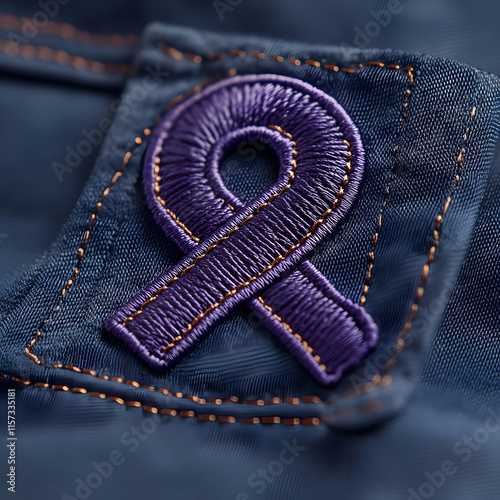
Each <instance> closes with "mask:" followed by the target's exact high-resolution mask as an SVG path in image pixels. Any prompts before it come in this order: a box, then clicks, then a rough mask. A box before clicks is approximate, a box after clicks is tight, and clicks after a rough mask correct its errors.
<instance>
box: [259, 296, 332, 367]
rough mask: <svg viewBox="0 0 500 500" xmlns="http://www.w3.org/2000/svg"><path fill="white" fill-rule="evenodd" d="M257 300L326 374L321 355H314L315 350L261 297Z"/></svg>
mask: <svg viewBox="0 0 500 500" xmlns="http://www.w3.org/2000/svg"><path fill="white" fill-rule="evenodd" d="M257 299H258V300H259V302H260V303H261V304H262V305H263V306H264V307H265V308H266V309H267V310H268V311H269V312H270V313H271V314H272V315H273V318H274V319H275V320H276V321H278V322H279V323H281V324H282V325H283V326H284V327H285V329H286V331H287V332H288V333H291V334H292V335H293V336H294V337H295V338H296V339H297V340H298V341H299V342H300V343H301V344H302V347H303V348H304V349H305V350H306V351H307V352H308V353H309V354H310V355H311V356H312V357H313V358H314V361H316V362H317V363H318V364H319V367H320V368H321V369H322V370H323V371H324V372H326V365H325V364H323V363H322V362H321V357H320V355H319V354H314V349H313V348H312V347H311V346H310V345H309V344H308V343H307V342H306V341H305V340H302V336H301V335H299V334H298V333H296V332H295V331H294V329H293V328H292V327H291V326H290V325H289V324H288V323H287V322H286V321H283V319H282V318H281V316H279V315H278V314H276V313H275V312H273V308H272V307H271V306H269V305H267V304H266V303H265V302H264V299H263V298H262V297H261V296H259V297H257Z"/></svg>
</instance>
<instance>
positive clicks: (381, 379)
mask: <svg viewBox="0 0 500 500" xmlns="http://www.w3.org/2000/svg"><path fill="white" fill-rule="evenodd" d="M475 115H476V107H475V106H474V107H473V108H472V111H471V113H470V115H469V120H468V124H467V128H466V130H465V133H464V135H463V146H462V148H461V149H460V152H459V153H458V156H457V160H456V169H455V172H456V173H455V179H454V182H453V186H452V188H451V191H450V194H449V195H448V196H447V198H446V200H445V202H444V205H443V207H442V208H441V210H440V212H439V214H438V216H437V217H436V221H435V225H434V230H433V236H434V242H433V244H432V246H431V247H430V249H429V252H428V253H427V262H426V263H425V264H424V266H423V268H422V274H421V277H420V284H419V286H418V288H417V292H416V294H415V297H414V299H413V303H412V306H411V309H410V316H409V318H408V320H407V321H406V323H405V324H404V326H403V328H402V330H401V332H400V333H399V336H398V339H397V341H396V353H395V354H394V355H393V356H392V357H391V358H390V359H389V361H388V362H387V363H386V365H385V367H384V368H383V370H382V371H381V373H382V374H383V375H379V374H377V375H375V376H374V377H373V378H372V379H371V380H370V381H368V382H365V383H362V384H358V385H357V386H355V387H354V388H353V389H350V390H349V391H346V392H345V393H343V394H342V395H341V397H342V398H349V397H352V396H355V395H357V394H359V393H360V392H368V391H370V390H372V389H373V388H374V387H376V386H377V385H384V386H389V385H390V384H391V383H392V377H391V376H390V375H388V372H389V370H390V369H391V368H392V367H393V366H394V365H395V364H396V362H397V360H398V358H399V356H400V354H401V352H402V351H403V349H404V347H405V338H406V336H407V335H408V332H409V331H410V330H411V328H412V326H413V322H414V320H415V317H416V315H417V312H418V307H419V304H420V301H421V300H422V297H423V296H424V292H425V285H426V283H427V278H428V275H429V269H430V266H431V264H432V263H433V262H434V257H435V253H436V248H437V246H438V244H439V240H440V234H441V226H442V223H443V219H444V216H445V215H446V213H447V212H448V209H449V208H450V204H451V199H452V195H453V193H454V192H455V190H456V188H457V187H458V185H459V183H460V173H461V170H462V161H463V157H464V154H465V146H466V144H467V140H468V138H469V135H470V130H471V125H472V120H473V118H474V116H475ZM384 372H385V374H384Z"/></svg>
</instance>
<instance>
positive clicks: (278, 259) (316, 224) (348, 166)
mask: <svg viewBox="0 0 500 500" xmlns="http://www.w3.org/2000/svg"><path fill="white" fill-rule="evenodd" d="M344 144H346V145H347V149H348V151H349V148H350V145H349V142H348V141H346V140H344ZM349 153H350V151H349ZM294 165H295V163H294ZM292 172H293V169H292V170H291V172H290V173H292ZM350 172H351V161H350V155H348V160H347V162H346V174H345V175H344V178H343V179H342V185H341V187H340V190H339V192H338V193H337V197H336V198H335V200H334V201H333V203H332V206H331V207H330V208H328V209H327V210H325V211H324V212H323V214H322V215H321V217H320V218H319V219H318V220H316V221H315V222H314V224H313V225H312V226H311V229H310V230H309V231H308V232H307V233H306V234H305V235H304V236H303V237H302V238H301V239H300V241H299V242H298V243H296V244H295V245H292V246H291V247H290V248H289V249H288V250H287V251H286V252H285V253H283V254H281V255H279V256H278V257H276V259H274V261H273V262H271V264H269V265H267V266H266V267H265V268H264V269H262V271H260V272H259V273H258V274H256V275H254V276H252V277H251V278H249V279H248V280H247V281H245V282H243V283H240V284H239V285H238V286H237V287H235V288H233V289H232V290H231V291H229V292H228V293H226V294H225V295H224V296H223V297H221V298H220V299H219V300H218V301H217V302H214V303H213V304H212V305H211V306H209V307H208V308H207V309H206V310H205V311H204V312H202V313H201V314H199V315H198V316H197V317H196V318H195V319H194V320H193V321H192V322H191V323H190V324H189V325H188V326H187V328H186V329H185V330H184V332H183V333H182V334H181V335H180V336H178V337H176V338H175V339H173V340H172V342H171V343H170V344H168V345H167V346H166V347H165V349H163V351H162V353H163V354H164V353H166V352H167V351H168V350H169V349H171V348H172V347H173V345H175V343H176V342H178V341H179V340H180V339H181V338H182V337H184V336H185V335H186V334H187V333H189V332H190V331H191V330H192V329H193V328H194V327H195V326H196V324H197V323H199V321H201V320H202V319H203V318H204V317H205V316H206V315H207V314H209V313H210V312H212V311H213V310H214V309H217V308H218V307H219V306H221V305H222V304H223V303H224V302H225V301H226V300H227V299H229V298H230V297H232V296H233V295H234V294H236V293H237V292H238V291H239V290H242V289H243V288H246V287H247V286H249V285H250V284H251V283H253V282H254V281H255V280H256V279H258V278H260V277H261V276H263V275H264V274H266V273H268V272H269V271H270V270H271V269H273V267H274V266H275V265H277V264H278V263H279V262H281V261H282V260H284V259H286V258H287V257H288V256H289V255H290V254H291V253H293V252H294V251H295V250H297V249H298V248H300V247H301V246H302V245H303V244H304V243H305V242H306V241H307V240H308V239H309V238H310V237H311V236H312V235H313V234H314V232H315V231H316V229H317V228H318V227H319V226H321V224H323V222H324V221H325V220H326V219H327V218H328V217H329V216H330V215H331V214H332V213H333V212H334V211H335V210H336V208H337V206H338V204H339V202H340V200H341V199H342V196H343V194H344V188H345V187H346V185H347V182H348V181H349V174H350ZM291 179H292V180H293V177H291ZM289 188H290V184H288V185H287V186H285V187H284V188H283V190H281V191H280V192H279V193H277V194H276V195H273V196H271V198H269V201H268V202H266V203H263V204H262V205H260V206H259V207H257V210H256V211H255V212H254V213H253V214H251V215H249V216H248V217H247V218H246V219H245V220H244V221H243V222H242V224H241V225H243V224H244V223H245V221H247V220H249V219H250V218H251V217H253V216H254V215H255V214H257V213H258V212H259V210H260V209H261V208H263V207H264V206H266V205H268V204H269V203H271V202H272V201H273V199H274V198H276V197H277V196H279V195H280V194H281V193H282V192H283V191H284V190H286V189H289ZM239 227H241V226H239ZM234 229H236V228H234ZM230 235H231V231H229V233H228V234H227V236H226V237H225V239H227V238H228V237H229V236H230ZM221 239H222V238H221ZM195 264H196V260H195V262H194V263H193V266H194V265H195Z"/></svg>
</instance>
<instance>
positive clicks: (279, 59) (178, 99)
mask: <svg viewBox="0 0 500 500" xmlns="http://www.w3.org/2000/svg"><path fill="white" fill-rule="evenodd" d="M181 54H182V53H181ZM241 57H242V56H241ZM198 58H199V59H198ZM269 58H270V59H271V60H274V61H277V62H283V61H284V58H283V57H282V56H269ZM192 60H193V61H194V62H196V63H200V62H201V61H202V59H201V56H193V58H192ZM213 60H217V59H213ZM328 66H329V65H324V67H325V68H326V69H331V67H328ZM354 66H356V67H357V68H362V67H363V66H377V67H385V68H387V69H401V68H400V66H398V65H395V64H389V65H385V64H383V63H379V62H377V61H372V62H369V63H365V64H364V65H363V64H354ZM354 72H355V71H354V70H353V71H348V72H347V73H348V74H352V73H354ZM234 74H236V70H235V69H231V70H230V71H229V72H228V73H227V75H226V76H233V75H234ZM222 77H223V75H222V76H221V75H218V76H215V77H211V78H209V79H207V80H206V81H204V82H203V83H202V84H200V85H199V86H197V87H195V88H194V89H192V90H191V91H190V92H187V93H186V94H181V95H179V96H177V97H176V98H174V99H172V100H171V101H170V102H169V103H168V104H167V105H166V106H165V109H164V111H166V110H168V109H170V108H171V107H173V106H175V105H176V104H178V103H179V102H181V101H182V100H184V99H186V98H187V97H189V96H191V95H193V94H195V93H197V92H200V91H201V90H202V89H203V88H204V87H205V86H207V85H209V84H210V83H212V82H213V81H216V80H218V79H220V78H222ZM161 115H162V113H160V114H159V116H158V117H157V119H156V121H155V124H157V123H158V122H159V121H160V119H161ZM146 132H147V134H146ZM150 133H151V131H150V129H145V131H144V135H149V134H150ZM136 139H137V138H136ZM141 141H142V140H141ZM134 142H135V143H137V141H134ZM115 175H116V174H115ZM113 185H114V184H113ZM109 187H112V186H111V185H110V186H109ZM78 252H79V253H80V249H79V250H78ZM82 257H83V254H82ZM79 260H80V259H79ZM69 281H71V283H70V284H67V285H66V286H65V288H66V290H65V292H64V293H66V291H67V290H68V289H69V288H70V287H71V285H72V284H73V282H74V280H69ZM63 295H64V294H63V293H61V299H60V300H62V297H63ZM59 309H60V305H58V306H57V307H56V308H55V309H54V310H53V311H52V312H51V313H50V315H49V318H48V319H47V320H45V321H44V323H43V325H45V324H46V323H49V322H50V321H51V319H52V316H53V314H54V313H55V312H57V311H58V310H59ZM43 325H42V326H43ZM41 335H42V333H41V331H38V332H37V334H36V335H35V337H34V338H33V339H32V341H31V342H30V343H29V345H28V347H27V348H26V349H25V354H26V356H27V357H28V358H29V359H31V360H32V361H34V362H36V363H37V364H42V360H40V359H39V358H38V357H37V356H35V355H34V354H32V353H31V352H30V351H31V349H32V348H33V346H34V345H35V343H36V341H37V340H38V339H39V338H40V336H41ZM43 363H44V364H47V365H48V366H51V367H52V368H56V369H67V370H72V371H76V372H82V373H87V374H90V375H92V376H94V377H98V378H102V379H106V380H107V379H110V378H111V380H113V381H117V382H120V383H127V384H129V385H134V386H136V387H140V384H139V383H138V382H136V381H123V379H121V378H120V377H109V376H108V375H104V374H98V373H96V372H95V371H94V370H89V369H86V368H84V369H81V368H78V367H76V366H73V365H63V364H61V363H49V362H47V361H45V360H43ZM376 377H377V376H375V377H374V379H373V380H376ZM386 377H387V376H386ZM386 377H380V379H381V380H380V383H382V384H383V383H384V381H385V380H387V378H386ZM145 388H147V389H149V390H153V391H154V390H158V391H160V392H162V391H167V390H166V389H162V388H155V387H151V386H148V387H145ZM170 394H173V395H175V396H177V397H179V398H185V397H186V398H188V399H191V398H196V399H198V400H199V401H204V400H203V399H201V398H197V396H183V395H182V393H170ZM281 399H282V400H285V401H286V400H290V399H291V400H293V401H294V403H293V404H298V403H299V402H303V403H311V404H321V403H325V404H331V401H329V400H322V399H321V398H319V397H318V396H303V397H301V398H281ZM192 400H194V399H192ZM229 400H231V401H232V402H236V403H240V402H239V398H237V397H236V396H229V398H227V399H226V400H225V401H229ZM214 401H215V402H217V401H222V400H221V399H219V398H217V399H215V400H214ZM279 401H280V398H279V397H272V398H271V399H269V400H268V401H264V400H263V399H257V400H253V401H249V400H244V401H243V402H241V404H258V405H262V404H277V402H279ZM216 404H220V403H216Z"/></svg>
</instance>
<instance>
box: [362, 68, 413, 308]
mask: <svg viewBox="0 0 500 500" xmlns="http://www.w3.org/2000/svg"><path fill="white" fill-rule="evenodd" d="M404 70H405V72H406V73H407V75H408V89H407V90H406V92H405V101H404V104H403V113H402V116H401V121H400V122H399V127H398V131H401V128H402V127H403V124H404V122H405V120H406V115H407V113H408V106H409V104H410V96H411V91H412V88H413V85H414V84H415V77H414V74H413V71H414V70H413V68H411V67H406V68H404ZM396 151H397V146H395V147H394V148H393V150H392V155H393V160H394V161H395V155H396ZM393 178H394V165H393V166H392V168H391V170H390V173H389V180H388V182H387V186H386V187H385V198H384V202H383V203H382V206H381V208H380V210H379V214H378V219H377V224H376V229H375V233H374V234H373V237H372V240H371V247H372V248H371V251H370V252H369V253H368V258H367V260H368V267H367V269H366V273H365V284H364V286H363V291H362V294H361V299H360V301H359V305H360V306H361V307H364V306H365V304H366V296H367V294H368V291H369V290H370V281H371V277H372V274H373V266H374V265H375V249H376V247H377V242H378V239H379V234H380V228H381V226H382V215H383V214H384V212H385V207H386V206H387V202H388V201H389V195H390V192H391V186H392V181H393Z"/></svg>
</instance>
